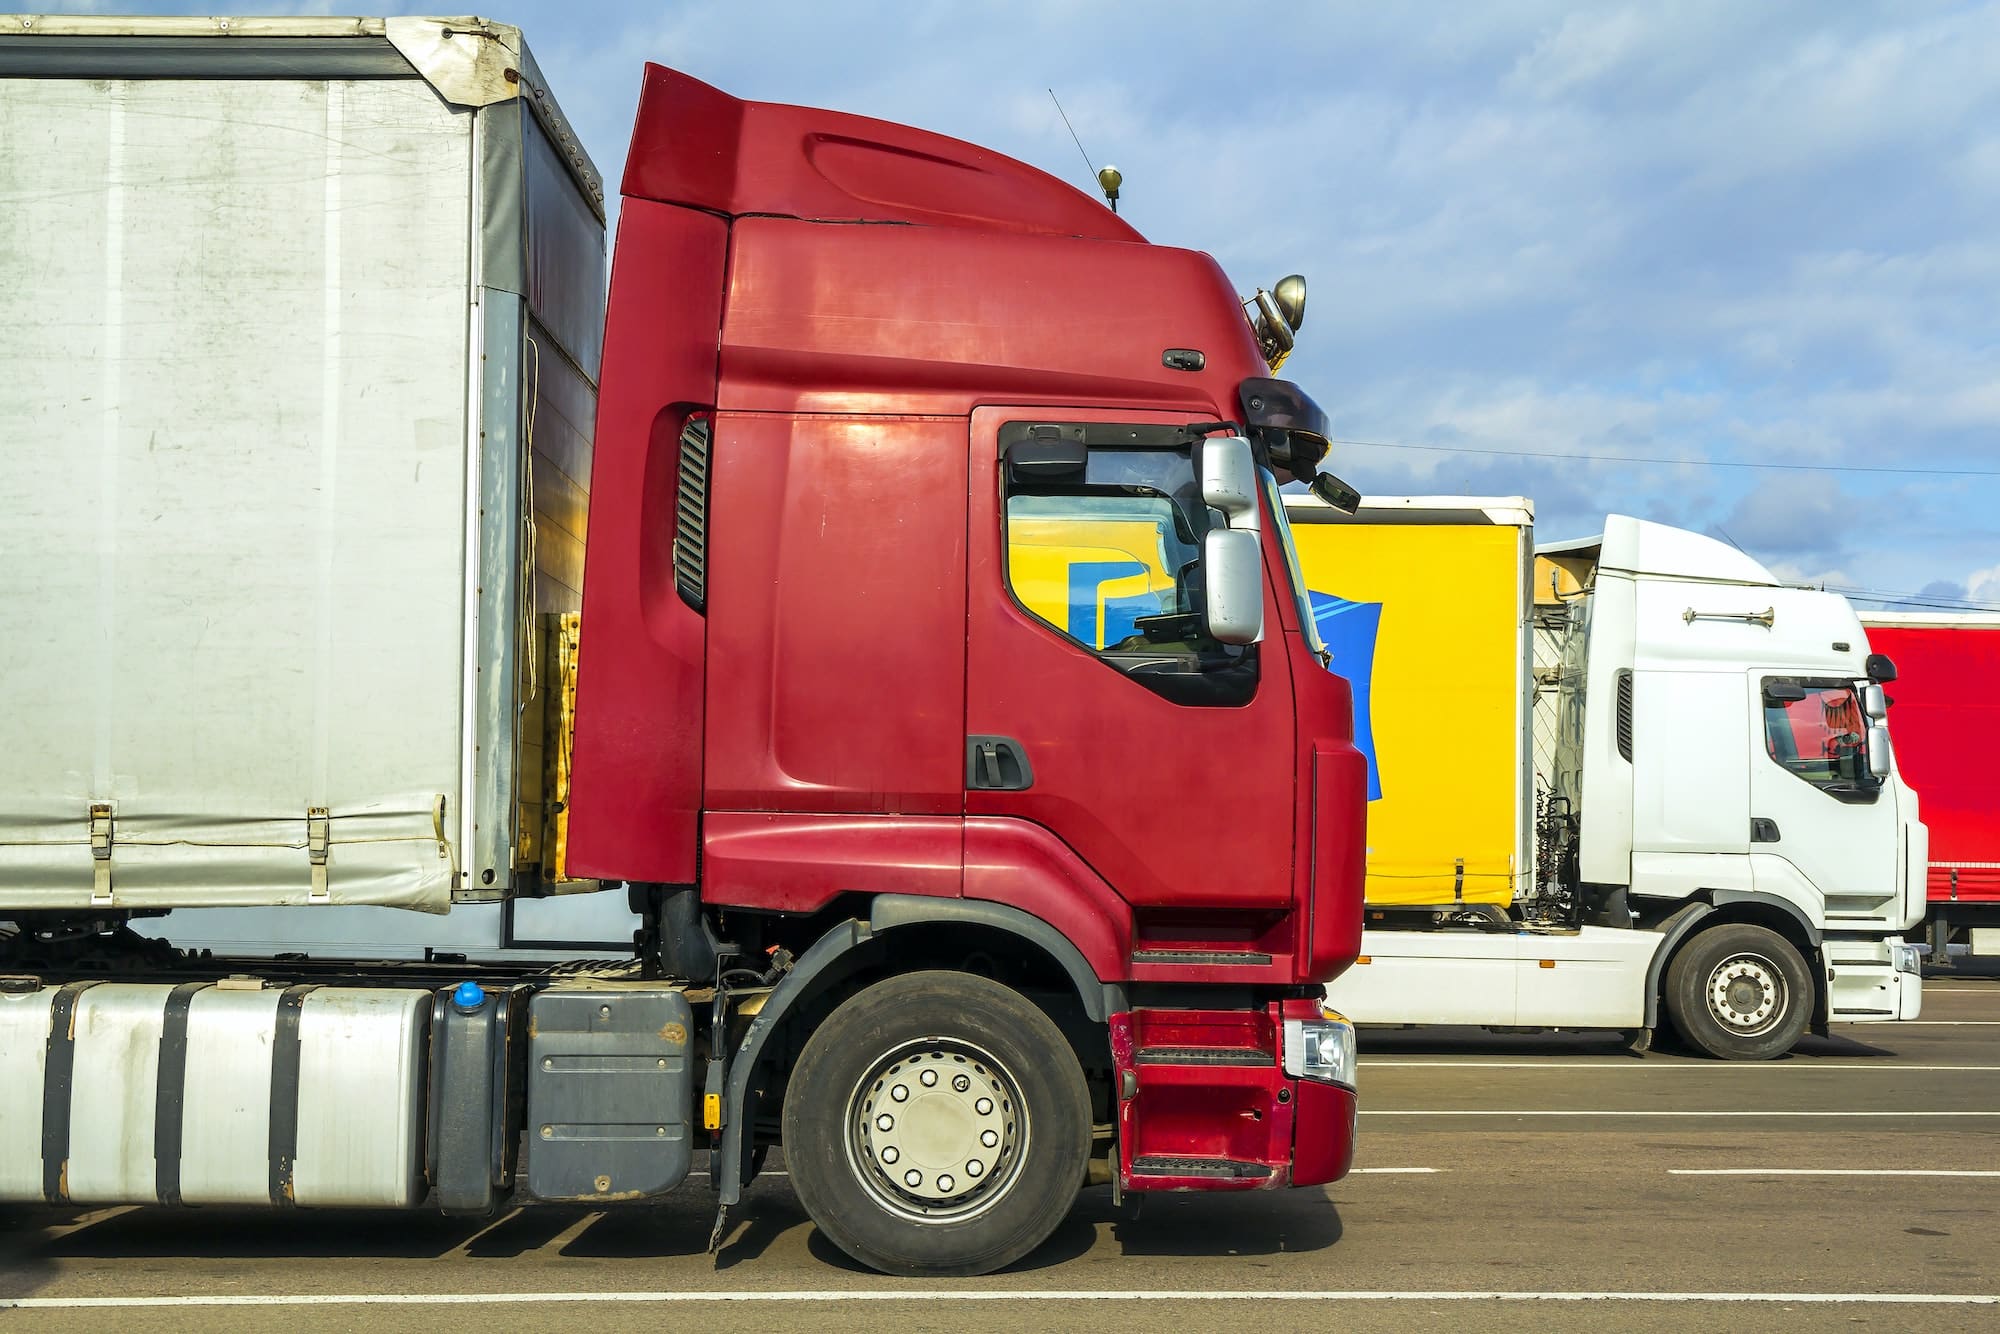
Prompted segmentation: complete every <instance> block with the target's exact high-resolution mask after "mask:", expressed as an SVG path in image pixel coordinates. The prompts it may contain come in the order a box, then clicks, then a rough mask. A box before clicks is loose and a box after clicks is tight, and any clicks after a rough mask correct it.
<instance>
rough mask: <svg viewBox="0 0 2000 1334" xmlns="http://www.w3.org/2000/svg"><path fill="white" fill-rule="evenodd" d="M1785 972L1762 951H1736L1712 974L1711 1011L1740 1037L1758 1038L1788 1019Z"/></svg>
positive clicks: (1716, 967)
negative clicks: (1762, 953) (1753, 952)
mask: <svg viewBox="0 0 2000 1334" xmlns="http://www.w3.org/2000/svg"><path fill="white" fill-rule="evenodd" d="M1786 994H1787V993H1786V987H1785V975H1784V972H1783V971H1782V970H1781V969H1779V967H1778V965H1777V964H1775V963H1773V962H1772V961H1771V960H1769V959H1767V958H1765V957H1764V956H1763V955H1761V954H1751V953H1743V954H1732V955H1730V956H1729V957H1728V958H1727V959H1724V960H1723V961H1722V962H1721V963H1719V964H1717V965H1716V966H1715V968H1714V970H1713V971H1711V972H1710V973H1709V975H1708V1012H1709V1013H1710V1014H1712V1015H1714V1016H1715V1018H1716V1020H1717V1021H1718V1022H1719V1023H1721V1025H1722V1026H1723V1027H1724V1028H1726V1029H1728V1030H1729V1032H1730V1033H1731V1034H1732V1035H1733V1036H1736V1037H1744V1038H1754V1037H1761V1036H1762V1035H1764V1034H1765V1033H1769V1032H1770V1031H1771V1030H1772V1029H1774V1028H1776V1027H1778V1025H1779V1024H1781V1023H1783V1022H1784V1019H1785V1012H1786V1004H1785V1000H1786Z"/></svg>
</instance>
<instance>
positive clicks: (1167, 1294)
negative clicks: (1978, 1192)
mask: <svg viewBox="0 0 2000 1334" xmlns="http://www.w3.org/2000/svg"><path fill="white" fill-rule="evenodd" d="M700 1302H734V1303H740V1304H746V1305H747V1304H753V1303H767V1304H771V1305H839V1304H841V1303H845V1302H926V1303H936V1302H950V1303H953V1304H955V1305H961V1306H962V1305H967V1304H970V1303H974V1302H1649V1303H1651V1302H1674V1303H1682V1302H1718V1303H1720V1302H1727V1303H1741V1304H1756V1305H1786V1306H2000V1295H1996V1294H1993V1293H1971V1292H1616V1291H1601V1292H1566V1291H1553V1292H1529V1291H1511V1292H1510V1291H1500V1290H1491V1291H1467V1290H1460V1289H1450V1288H1447V1289H1443V1290H1438V1291H1428V1292H1426V1291H1413V1290H1404V1289H1380V1290H1371V1289H1356V1290H1352V1291H1342V1290H1330V1291H1318V1292H1305V1291H1299V1290H1296V1289H1292V1290H1273V1289H1266V1288H1256V1289H1242V1290H1237V1291H1220V1292H1218V1291H1215V1290H1213V1289H1207V1290H1185V1291H1180V1290H1175V1289H1171V1288H1166V1289H1159V1288H1154V1289H1090V1288H1071V1289H1060V1290H1051V1289H1046V1288H985V1289H979V1288H937V1287H929V1286H916V1285H912V1286H909V1287H903V1288H855V1289H850V1290H848V1291H846V1292H825V1291H796V1292H785V1291H778V1292H750V1291H741V1290H732V1291H722V1292H411V1293H379V1292H370V1293H284V1294H269V1295H258V1294H250V1293H228V1294H223V1293H216V1294H196V1295H189V1296H174V1297H167V1296H161V1297H15V1298H0V1311H4V1310H30V1311H61V1310H121V1309H132V1308H173V1307H227V1306H249V1307H260V1306H539V1305H579V1306H582V1305H596V1304H614V1303H629V1304H635V1305H652V1304H666V1303H672V1304H676V1305H681V1304H688V1303H700Z"/></svg>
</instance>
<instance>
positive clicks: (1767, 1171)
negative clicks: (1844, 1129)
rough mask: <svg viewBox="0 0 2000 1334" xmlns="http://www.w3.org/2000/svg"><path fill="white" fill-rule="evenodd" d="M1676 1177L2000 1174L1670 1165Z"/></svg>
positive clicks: (1988, 1174) (1993, 1174)
mask: <svg viewBox="0 0 2000 1334" xmlns="http://www.w3.org/2000/svg"><path fill="white" fill-rule="evenodd" d="M1667 1175H1668V1176H1676V1177H2000V1172H1986V1171H1977V1172H1959V1171H1953V1170H1951V1169H1949V1168H1932V1167H1911V1168H1900V1167H1669V1168H1668V1169H1667Z"/></svg>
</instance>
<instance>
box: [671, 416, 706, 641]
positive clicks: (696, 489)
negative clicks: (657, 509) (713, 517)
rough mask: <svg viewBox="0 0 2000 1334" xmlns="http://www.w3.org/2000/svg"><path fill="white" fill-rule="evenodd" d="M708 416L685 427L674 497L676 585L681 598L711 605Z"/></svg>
mask: <svg viewBox="0 0 2000 1334" xmlns="http://www.w3.org/2000/svg"><path fill="white" fill-rule="evenodd" d="M708 444H709V426H708V418H706V417H696V418H695V419H694V420H692V421H690V422H689V423H688V424H687V425H686V426H685V427H683V428H682V429H681V467H680V485H679V487H678V488H677V490H676V493H675V498H674V586H675V587H676V588H677V589H679V590H680V595H681V601H683V602H685V603H687V604H688V606H690V607H693V608H694V609H695V610H696V611H703V610H705V609H706V608H707V606H708Z"/></svg>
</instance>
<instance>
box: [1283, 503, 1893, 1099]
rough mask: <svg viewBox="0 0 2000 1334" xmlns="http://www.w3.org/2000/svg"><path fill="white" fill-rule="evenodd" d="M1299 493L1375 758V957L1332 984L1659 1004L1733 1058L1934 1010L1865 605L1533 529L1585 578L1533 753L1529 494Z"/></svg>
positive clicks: (1541, 1021)
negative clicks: (1926, 995) (1337, 507)
mask: <svg viewBox="0 0 2000 1334" xmlns="http://www.w3.org/2000/svg"><path fill="white" fill-rule="evenodd" d="M1288 508H1289V510H1290V519H1291V522H1292V524H1293V526H1294V528H1295V530H1296V531H1297V533H1298V535H1299V550H1300V558H1301V561H1302V562H1303V564H1304V567H1305V569H1304V573H1305V582H1306V584H1307V586H1308V588H1309V589H1311V590H1313V598H1314V601H1315V604H1316V611H1317V612H1318V614H1319V615H1320V618H1321V623H1322V625H1323V626H1325V627H1328V630H1327V633H1326V634H1325V637H1326V638H1327V640H1328V642H1329V643H1330V644H1332V645H1333V646H1334V655H1335V657H1334V662H1333V667H1334V670H1336V671H1340V672H1343V674H1349V675H1350V679H1356V678H1359V679H1358V680H1357V690H1356V697H1357V699H1358V700H1363V701H1365V702H1366V707H1367V708H1368V710H1369V713H1370V715H1371V716H1370V717H1369V718H1368V719H1365V720H1364V723H1365V724H1367V725H1366V726H1364V727H1363V728H1362V729H1360V730H1361V731H1362V733H1363V735H1364V736H1367V737H1368V739H1369V741H1370V744H1371V746H1372V756H1371V758H1372V760H1373V762H1374V763H1375V764H1376V766H1377V767H1378V771H1379V772H1378V778H1377V782H1376V790H1375V791H1374V792H1372V793H1371V795H1373V796H1375V797H1376V799H1377V805H1376V807H1374V808H1373V809H1372V810H1371V821H1370V836H1369V871H1370V875H1369V891H1368V898H1369V910H1368V929H1367V931H1366V932H1365V934H1364V938H1363V944H1362V951H1363V955H1364V957H1363V959H1362V960H1361V965H1360V966H1357V967H1355V968H1353V969H1350V970H1349V971H1348V972H1347V973H1346V974H1345V975H1344V976H1342V977H1341V978H1340V979H1338V980H1337V981H1336V982H1334V983H1333V984H1332V985H1331V986H1330V987H1329V988H1328V995H1329V999H1330V1001H1331V1003H1332V1004H1334V1005H1336V1006H1338V1007H1339V1008H1340V1010H1341V1011H1342V1012H1343V1013H1345V1014H1347V1015H1349V1016H1350V1017H1352V1018H1353V1019H1355V1020H1356V1021H1357V1022H1359V1023H1364V1024H1367V1023H1373V1024H1399V1025H1424V1024H1463V1025H1480V1026H1486V1027H1492V1028H1559V1029H1616V1030H1624V1031H1626V1032H1628V1033H1630V1034H1631V1035H1632V1036H1633V1038H1634V1040H1635V1041H1642V1042H1643V1041H1648V1040H1650V1037H1651V1034H1652V1031H1653V1030H1654V1029H1655V1027H1656V1026H1657V1025H1658V1024H1659V1023H1660V1021H1661V1018H1662V1017H1663V1016H1664V1017H1665V1019H1666V1020H1667V1021H1668V1022H1670V1023H1671V1024H1672V1026H1673V1028H1674V1029H1675V1030H1676V1031H1677V1032H1678V1033H1679V1034H1680V1035H1681V1036H1682V1037H1683V1038H1684V1039H1685V1040H1686V1041H1687V1042H1688V1043H1689V1044H1690V1045H1692V1046H1693V1047H1695V1048H1697V1049H1699V1050H1701V1051H1703V1052H1706V1053H1708V1054H1710V1055H1713V1056H1717V1057H1723V1058H1732V1059H1768V1058H1770V1057H1774V1056H1778V1055H1780V1054H1782V1053H1784V1052H1786V1051H1788V1050H1789V1049H1790V1048H1791V1047H1792V1046H1793V1044H1794V1043H1795V1042H1796V1041H1797V1039H1798V1038H1799V1036H1800V1035H1801V1034H1802V1033H1804V1032H1805V1031H1806V1030H1807V1029H1808V1028H1811V1029H1815V1030H1819V1031H1823V1030H1824V1028H1825V1026H1826V1025H1827V1024H1829V1023H1832V1022H1841V1023H1853V1022H1874V1021H1887V1020H1899V1019H1904V1020H1906V1019H1913V1018H1915V1017H1916V1016H1917V1014H1918V1011H1919V1008H1920V1005H1921V1000H1922V982H1921V978H1920V974H1919V972H1918V960H1917V952H1916V950H1915V948H1914V947H1913V946H1911V945H1908V944H1905V943H1904V942H1903V940H1902V937H1901V933H1902V932H1904V931H1905V930H1908V929H1909V928H1911V927H1913V926H1914V925H1915V924H1916V923H1918V922H1919V921H1920V920H1921V919H1922V916H1923V911H1924V875H1923V867H1924V866H1925V864H1926V860H1927V858H1926V840H1927V834H1926V830H1925V827H1924V825H1923V824H1922V823H1921V822H1920V821H1919V820H1918V818H1917V800H1916V795H1915V794H1914V793H1913V792H1912V791H1911V790H1910V789H1909V787H1908V786H1906V785H1905V784H1904V782H1903V781H1902V779H1901V778H1900V776H1899V775H1898V773H1897V771H1896V765H1895V759H1894V755H1893V752H1892V750H1891V747H1890V744H1889V733H1888V730H1887V726H1886V719H1885V713H1886V709H1885V702H1884V699H1883V694H1882V689H1881V687H1882V684H1883V683H1884V682H1886V681H1888V680H1891V679H1893V677H1894V666H1893V664H1892V663H1890V662H1889V660H1888V659H1886V658H1884V657H1882V656H1881V655H1877V654H1871V653H1870V651H1869V645H1868V640H1867V634H1866V632H1865V631H1864V630H1863V628H1862V626H1861V623H1860V621H1859V620H1858V619H1857V617H1856V614H1855V612H1854V610H1853V608H1852V607H1851V606H1850V605H1849V604H1848V602H1847V601H1846V599H1844V598H1842V597H1840V596H1838V595H1836V594H1833V593H1827V592H1821V591H1817V590H1813V589H1808V588H1796V587H1788V586H1785V585H1784V584H1782V583H1781V582H1780V581H1779V580H1778V579H1777V578H1776V577H1775V576H1773V575H1772V574H1771V573H1770V571H1768V570H1767V569H1765V568H1764V567H1763V566H1762V565H1760V564H1759V563H1758V562H1756V561H1755V560H1753V559H1752V558H1751V557H1749V556H1747V555H1745V554H1743V553H1742V552H1740V551H1737V550H1734V549H1732V548H1731V547H1729V546H1726V545H1724V544H1723V543H1720V542H1717V541H1714V540H1712V539H1710V538H1707V537H1703V536H1700V535H1698V534H1695V533H1690V532H1685V531H1681V530H1678V529H1674V528H1670V527H1666V526H1663V525H1660V524H1656V523H1648V522H1643V521H1641V520H1638V519H1632V518H1627V517H1624V516H1619V515H1614V516H1612V517H1611V518H1610V519H1609V520H1607V522H1606V526H1605V530H1604V533H1603V535H1602V536H1599V537H1594V538H1591V539H1589V540H1587V541H1579V542H1566V543H1558V544H1553V545H1547V546H1543V547H1542V548H1540V550H1539V555H1540V557H1541V558H1542V561H1541V569H1542V571H1543V575H1542V579H1543V581H1544V582H1546V581H1547V580H1548V579H1549V578H1550V576H1554V578H1556V579H1557V580H1559V581H1560V586H1561V588H1562V589H1564V590H1566V592H1565V593H1564V594H1563V595H1562V596H1561V597H1550V598H1548V601H1549V602H1554V603H1559V604H1560V606H1561V623H1562V626H1563V628H1562V630H1561V632H1560V636H1559V640H1558V641H1557V642H1558V643H1559V655H1558V660H1557V661H1555V662H1553V663H1550V664H1548V665H1546V666H1545V668H1544V669H1543V672H1542V673H1541V675H1542V679H1543V682H1544V692H1543V693H1544V702H1545V707H1546V703H1547V700H1548V696H1550V695H1552V696H1553V704H1554V712H1555V727H1554V736H1553V738H1552V744H1549V745H1547V746H1545V747H1544V749H1545V751H1546V752H1547V755H1548V758H1547V759H1546V760H1545V761H1544V762H1543V763H1542V764H1541V765H1539V766H1537V765H1536V764H1535V762H1534V760H1533V756H1534V754H1535V749H1536V748H1535V746H1534V744H1533V737H1532V735H1531V731H1532V726H1533V723H1532V717H1533V712H1534V707H1535V699H1536V675H1537V673H1536V670H1535V666H1534V652H1533V647H1532V646H1533V641H1534V636H1535V628H1534V621H1535V591H1536V590H1535V587H1534V585H1535V582H1536V576H1535V573H1534V572H1535V570H1536V568H1537V561H1536V556H1537V552H1536V549H1535V547H1534V545H1533V517H1532V516H1533V510H1532V505H1531V503H1530V502H1529V501H1526V500H1522V499H1518V498H1510V499H1504V500H1467V499H1458V498H1414V499H1375V500H1371V501H1370V502H1368V503H1367V504H1366V505H1365V506H1364V507H1363V508H1362V510H1361V511H1360V513H1359V514H1357V515H1355V516H1353V517H1351V518H1350V517H1348V516H1346V515H1343V514H1340V513H1339V512H1338V511H1334V510H1331V509H1328V508H1327V507H1325V506H1323V505H1320V504H1318V503H1317V502H1315V501H1312V500H1310V499H1303V498H1301V499H1297V500H1294V501H1292V502H1291V504H1290V505H1289V507H1288ZM1357 610H1360V611H1363V612H1365V613H1366V614H1365V615H1356V612H1357ZM1547 610H1548V609H1547V608H1546V607H1545V609H1544V617H1543V619H1544V620H1547V619H1548V616H1547V614H1546V613H1547ZM1344 618H1345V619H1344ZM1348 621H1351V622H1356V623H1365V624H1366V625H1367V626H1368V628H1369V642H1368V643H1367V644H1366V645H1365V646H1357V641H1355V639H1354V636H1353V635H1351V634H1349V635H1347V636H1346V637H1345V640H1344V639H1343V635H1342V634H1341V633H1338V632H1337V629H1338V627H1340V626H1342V625H1343V624H1344V623H1346V622H1348ZM1344 643H1345V644H1346V646H1347V649H1348V651H1347V652H1346V654H1345V659H1344V660H1343V651H1342V650H1343V644H1344ZM1419 662H1426V663H1429V664H1430V666H1429V667H1427V668H1423V669H1417V668H1415V667H1414V666H1413V664H1416V663H1419ZM1371 666H1372V668H1373V670H1371ZM1492 738H1498V741H1497V742H1496V743H1495V744H1488V741H1489V740H1491V739H1492ZM1509 741H1511V745H1509V744H1508V742H1509ZM1497 791H1504V793H1505V799H1504V800H1500V799H1499V798H1498V797H1497V796H1495V795H1494V794H1495V793H1496V792H1497ZM1489 799H1490V800H1491V801H1492V802H1493V803H1494V804H1495V808H1496V809H1497V810H1498V812H1499V814H1498V816H1497V819H1498V821H1499V822H1500V824H1499V827H1497V828H1495V829H1490V830H1487V831H1485V832H1484V833H1482V832H1481V830H1480V829H1479V827H1478V826H1479V823H1480V820H1481V818H1482V817H1481V806H1482V803H1484V802H1487V801H1488V800H1489ZM1394 803H1400V805H1396V804H1394ZM1378 812H1379V817H1380V818H1378V815H1377V813H1378ZM1913 868H1914V869H1913Z"/></svg>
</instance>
